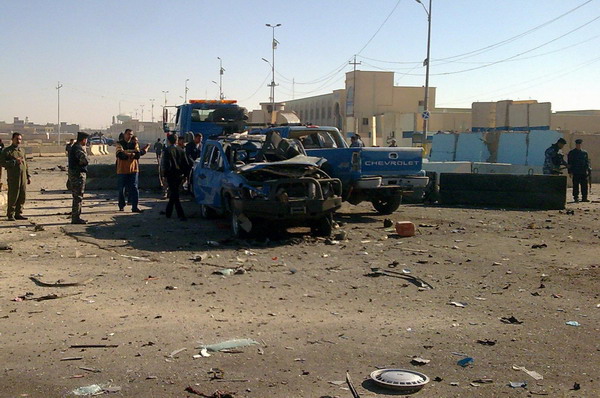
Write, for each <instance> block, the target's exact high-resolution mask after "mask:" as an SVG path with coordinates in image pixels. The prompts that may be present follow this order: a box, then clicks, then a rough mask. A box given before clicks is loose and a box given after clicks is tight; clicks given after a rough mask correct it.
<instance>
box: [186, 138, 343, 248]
mask: <svg viewBox="0 0 600 398" xmlns="http://www.w3.org/2000/svg"><path fill="white" fill-rule="evenodd" d="M323 161H324V160H323V159H321V158H317V157H309V156H306V153H305V152H304V149H303V148H302V145H301V144H300V143H299V142H298V141H297V140H293V139H282V138H281V136H280V135H279V134H278V133H277V132H273V133H272V134H267V135H264V136H260V135H251V136H248V135H246V134H234V135H231V136H228V137H221V138H218V139H209V140H207V141H206V142H205V143H204V145H203V148H202V154H201V155H200V158H199V159H198V160H197V161H196V163H195V165H194V169H193V172H192V189H193V193H194V196H195V199H196V202H197V203H198V204H200V206H201V214H202V216H203V217H204V218H211V217H214V216H217V215H227V216H229V217H230V220H231V231H232V233H233V235H234V236H236V237H244V236H246V237H247V236H250V235H251V234H253V233H255V232H257V230H259V229H260V228H261V227H262V228H270V230H271V231H273V230H281V229H282V228H287V227H290V226H299V225H302V226H310V228H311V232H312V233H313V234H315V235H319V236H328V235H330V234H331V230H332V224H333V220H332V215H333V213H334V212H335V211H336V210H337V209H339V208H340V207H341V204H342V198H341V194H342V184H341V182H340V180H339V179H337V178H331V177H329V175H327V173H325V172H324V171H323V170H321V169H320V167H319V166H320V164H321V163H322V162H323Z"/></svg>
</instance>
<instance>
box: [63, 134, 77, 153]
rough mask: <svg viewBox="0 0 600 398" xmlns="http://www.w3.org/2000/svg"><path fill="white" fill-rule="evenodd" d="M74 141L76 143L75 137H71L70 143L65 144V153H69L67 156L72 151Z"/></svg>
mask: <svg viewBox="0 0 600 398" xmlns="http://www.w3.org/2000/svg"><path fill="white" fill-rule="evenodd" d="M77 135H79V133H77ZM74 143H75V140H73V138H71V139H70V140H69V143H68V144H67V145H66V146H65V153H66V154H67V157H68V156H69V153H70V152H71V147H72V146H73V144H74Z"/></svg>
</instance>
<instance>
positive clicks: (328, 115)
mask: <svg viewBox="0 0 600 398" xmlns="http://www.w3.org/2000/svg"><path fill="white" fill-rule="evenodd" d="M331 115H332V110H331V107H327V117H328V118H330V119H331Z"/></svg>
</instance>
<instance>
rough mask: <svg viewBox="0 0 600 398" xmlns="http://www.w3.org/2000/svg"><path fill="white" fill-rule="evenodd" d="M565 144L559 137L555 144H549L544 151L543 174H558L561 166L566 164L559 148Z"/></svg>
mask: <svg viewBox="0 0 600 398" xmlns="http://www.w3.org/2000/svg"><path fill="white" fill-rule="evenodd" d="M566 144H567V141H565V139H564V138H559V139H558V141H556V144H552V145H550V147H549V148H548V149H546V152H544V168H543V171H544V174H550V175H560V168H561V166H567V162H565V158H564V155H563V154H562V152H561V149H562V148H563V147H564V146H565V145H566Z"/></svg>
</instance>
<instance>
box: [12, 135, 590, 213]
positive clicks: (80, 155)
mask: <svg viewBox="0 0 600 398" xmlns="http://www.w3.org/2000/svg"><path fill="white" fill-rule="evenodd" d="M88 137H89V134H87V133H85V132H79V133H77V140H71V141H70V142H69V144H68V145H67V147H66V148H65V149H66V152H67V157H68V180H67V188H68V189H69V190H70V191H71V194H72V196H73V203H72V209H71V222H72V223H73V224H85V223H86V221H85V220H84V219H82V218H81V205H82V202H83V193H84V190H85V180H86V175H87V167H88V165H89V158H88V155H87V151H86V145H87V140H88ZM351 140H352V143H351V145H350V146H351V147H363V146H364V143H363V142H362V140H361V139H360V136H359V135H358V134H356V135H354V136H353V137H352V138H351ZM22 143H23V136H22V134H20V133H13V135H12V137H11V145H9V146H8V147H4V144H3V143H1V141H0V145H1V146H2V148H0V151H1V152H0V167H3V168H5V169H6V171H7V182H8V202H7V206H6V216H7V217H8V220H9V221H15V220H27V217H25V216H24V215H23V206H24V204H25V198H26V191H27V189H26V186H27V185H28V184H31V175H30V174H29V168H28V164H27V160H26V157H25V149H24V148H23V146H22ZM566 144H567V141H566V140H565V139H564V138H560V139H559V140H558V141H557V142H556V143H555V144H552V145H551V146H550V147H549V148H548V149H546V152H545V161H544V167H543V171H544V174H550V175H558V174H561V171H562V170H563V169H564V168H567V169H568V172H569V176H570V177H571V178H572V181H573V198H574V200H575V202H578V201H579V194H580V193H581V200H582V201H583V202H588V201H589V200H588V192H589V190H588V184H589V183H590V182H591V171H592V168H591V165H590V160H589V156H588V153H587V152H586V151H585V150H583V149H582V144H583V140H582V139H577V140H575V148H574V149H572V150H571V151H569V153H568V155H567V161H565V159H564V155H563V154H562V151H561V150H562V148H563V147H564V146H565V145H566ZM149 147H150V145H149V144H148V145H146V146H145V147H143V148H140V146H139V142H138V139H137V137H135V136H134V135H133V132H132V131H131V129H127V130H125V132H124V133H123V134H122V136H120V137H119V141H118V142H117V144H116V168H117V189H118V197H119V198H118V206H119V211H124V209H125V206H126V205H127V204H129V205H130V206H131V211H132V212H134V213H141V212H142V211H143V210H142V209H140V208H139V206H138V204H139V189H138V181H139V172H140V168H139V159H140V157H142V156H144V155H145V154H146V152H147V150H148V148H149ZM153 149H154V151H155V153H156V157H157V160H158V161H159V167H160V175H161V177H162V178H164V180H165V182H166V185H167V186H168V192H169V202H168V204H167V208H166V211H165V214H166V216H167V218H170V217H171V216H172V214H173V210H175V211H176V212H177V216H178V217H179V219H180V220H185V219H186V217H185V214H184V212H183V208H182V206H181V202H180V200H179V191H180V188H181V187H182V185H183V182H184V181H185V180H186V179H188V178H189V175H190V171H191V170H192V166H193V163H194V161H195V160H196V159H198V158H199V157H200V154H201V151H202V134H199V133H197V134H195V135H194V137H193V140H190V141H189V142H188V143H187V144H186V143H185V139H183V137H177V135H175V134H170V135H168V136H167V144H166V145H164V144H163V143H162V142H161V141H160V139H159V140H157V142H156V143H155V144H154V148H153ZM189 185H191V181H188V186H189ZM126 193H127V196H128V198H127V201H126V200H125V196H126Z"/></svg>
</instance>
